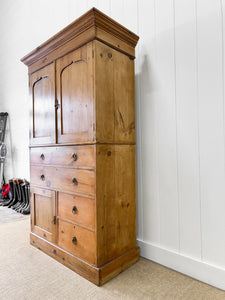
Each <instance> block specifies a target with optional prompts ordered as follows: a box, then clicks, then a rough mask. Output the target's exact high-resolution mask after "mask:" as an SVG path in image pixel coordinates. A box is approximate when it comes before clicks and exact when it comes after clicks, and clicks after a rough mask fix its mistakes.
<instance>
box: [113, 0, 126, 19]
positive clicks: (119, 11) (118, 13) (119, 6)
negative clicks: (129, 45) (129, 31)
mask: <svg viewBox="0 0 225 300" xmlns="http://www.w3.org/2000/svg"><path fill="white" fill-rule="evenodd" d="M110 8H111V10H110V16H111V18H113V19H114V20H115V21H117V22H119V23H120V24H124V15H123V14H124V0H113V1H111V6H110Z"/></svg>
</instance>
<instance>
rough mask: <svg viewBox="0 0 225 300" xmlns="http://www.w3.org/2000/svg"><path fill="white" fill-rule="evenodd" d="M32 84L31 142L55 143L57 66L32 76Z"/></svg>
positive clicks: (44, 69)
mask: <svg viewBox="0 0 225 300" xmlns="http://www.w3.org/2000/svg"><path fill="white" fill-rule="evenodd" d="M29 83H30V98H31V99H30V116H32V118H31V122H30V142H31V144H40V143H54V142H55V141H56V136H55V64H54V63H52V64H50V65H48V66H46V67H44V68H43V69H42V70H40V71H38V72H36V73H35V74H33V75H31V76H30V78H29Z"/></svg>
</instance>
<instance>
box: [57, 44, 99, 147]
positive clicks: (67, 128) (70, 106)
mask: <svg viewBox="0 0 225 300" xmlns="http://www.w3.org/2000/svg"><path fill="white" fill-rule="evenodd" d="M56 84H57V99H58V101H59V108H58V119H57V121H58V122H57V125H58V127H57V129H58V135H57V136H58V143H68V142H76V143H81V142H82V143H85V142H90V141H93V138H94V134H93V131H94V128H93V123H94V116H93V107H94V105H93V61H92V43H89V44H87V45H85V46H84V47H82V48H80V49H78V50H76V51H74V52H72V53H70V54H68V55H66V56H64V57H62V58H60V59H58V60H57V61H56Z"/></svg>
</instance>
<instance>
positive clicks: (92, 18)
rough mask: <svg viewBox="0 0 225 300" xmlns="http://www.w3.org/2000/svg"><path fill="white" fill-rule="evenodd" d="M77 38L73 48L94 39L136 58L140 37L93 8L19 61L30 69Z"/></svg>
mask: <svg viewBox="0 0 225 300" xmlns="http://www.w3.org/2000/svg"><path fill="white" fill-rule="evenodd" d="M73 39H76V42H75V43H74V49H75V48H78V47H80V46H82V45H84V44H86V43H88V42H90V41H92V40H94V39H97V40H99V41H101V42H103V43H105V44H107V45H109V46H111V47H113V48H115V49H117V50H119V51H121V52H123V53H125V54H127V55H128V56H130V57H131V58H135V51H134V49H135V46H136V44H137V42H138V39H139V37H138V36H137V35H136V34H134V33H133V32H131V31H130V30H128V29H127V28H125V27H124V26H122V25H120V24H119V23H117V22H116V21H114V20H113V19H111V18H109V17H108V16H107V15H105V14H103V13H102V12H101V11H99V10H98V9H96V8H92V9H90V10H89V11H87V12H86V13H85V14H84V15H82V16H81V17H79V18H78V19H77V20H75V21H74V22H73V23H71V24H70V25H68V26H67V27H65V28H64V29H62V30H61V31H60V32H58V33H57V34H55V35H54V36H53V37H51V38H50V39H48V40H47V41H46V42H44V43H43V44H41V45H40V46H39V47H37V48H36V49H34V50H33V51H31V52H30V53H28V54H27V55H26V56H24V57H23V58H22V59H21V61H22V62H23V63H24V64H25V65H27V66H30V65H32V64H33V63H34V62H36V61H38V60H39V59H41V58H42V57H44V56H46V55H47V54H49V53H51V52H53V51H54V50H56V49H58V48H60V47H62V46H63V45H65V44H66V43H68V42H71V41H72V40H73Z"/></svg>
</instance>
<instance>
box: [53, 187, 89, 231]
mask: <svg viewBox="0 0 225 300" xmlns="http://www.w3.org/2000/svg"><path fill="white" fill-rule="evenodd" d="M58 216H59V217H61V218H63V219H68V220H70V221H72V222H74V223H76V224H78V225H82V226H84V227H86V228H89V229H91V230H94V229H95V201H94V200H93V199H88V198H84V197H79V196H76V195H71V194H66V193H61V192H59V193H58Z"/></svg>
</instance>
